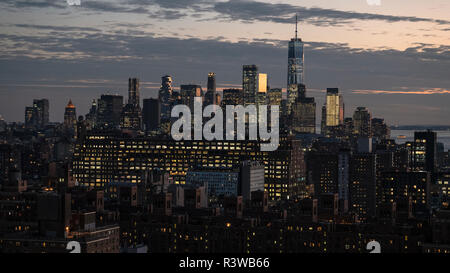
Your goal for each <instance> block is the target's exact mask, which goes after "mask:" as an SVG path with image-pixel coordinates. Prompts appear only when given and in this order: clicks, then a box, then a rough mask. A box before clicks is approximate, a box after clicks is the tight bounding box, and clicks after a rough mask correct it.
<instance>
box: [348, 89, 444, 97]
mask: <svg viewBox="0 0 450 273" xmlns="http://www.w3.org/2000/svg"><path fill="white" fill-rule="evenodd" d="M353 93H356V94H367V95H369V94H406V95H435V94H450V90H447V89H444V88H429V89H425V88H424V89H422V90H411V91H408V90H401V91H397V90H353Z"/></svg>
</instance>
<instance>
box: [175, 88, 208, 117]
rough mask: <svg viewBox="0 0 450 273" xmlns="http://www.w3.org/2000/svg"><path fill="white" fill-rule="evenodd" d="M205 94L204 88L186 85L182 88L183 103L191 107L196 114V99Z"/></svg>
mask: <svg viewBox="0 0 450 273" xmlns="http://www.w3.org/2000/svg"><path fill="white" fill-rule="evenodd" d="M202 94H203V91H202V87H201V86H200V85H196V84H184V85H181V86H180V95H181V103H182V104H184V105H187V106H189V108H190V109H191V111H192V113H193V112H194V99H195V97H201V96H202Z"/></svg>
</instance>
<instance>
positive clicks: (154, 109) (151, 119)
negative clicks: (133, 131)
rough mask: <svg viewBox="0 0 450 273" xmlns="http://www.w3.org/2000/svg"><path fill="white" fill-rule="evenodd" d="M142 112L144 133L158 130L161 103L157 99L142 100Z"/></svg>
mask: <svg viewBox="0 0 450 273" xmlns="http://www.w3.org/2000/svg"><path fill="white" fill-rule="evenodd" d="M142 112H143V113H142V116H143V120H144V129H145V131H146V132H149V131H155V130H158V128H159V126H160V124H161V102H160V101H159V100H158V99H144V106H143V109H142Z"/></svg>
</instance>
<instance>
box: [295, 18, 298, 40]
mask: <svg viewBox="0 0 450 273" xmlns="http://www.w3.org/2000/svg"><path fill="white" fill-rule="evenodd" d="M297 25H298V19H297V13H296V14H295V40H297V32H298V31H297Z"/></svg>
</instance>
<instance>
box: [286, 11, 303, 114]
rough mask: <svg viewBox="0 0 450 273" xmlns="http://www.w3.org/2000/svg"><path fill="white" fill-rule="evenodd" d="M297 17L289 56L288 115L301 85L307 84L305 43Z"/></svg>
mask: <svg viewBox="0 0 450 273" xmlns="http://www.w3.org/2000/svg"><path fill="white" fill-rule="evenodd" d="M297 25H298V22H297V16H295V38H293V39H291V41H290V42H289V54H288V76H287V114H290V113H291V106H292V104H294V102H295V100H296V98H297V95H298V92H297V91H298V90H297V87H298V85H299V84H305V79H304V52H303V47H304V44H303V41H302V39H300V38H298V31H297Z"/></svg>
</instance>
